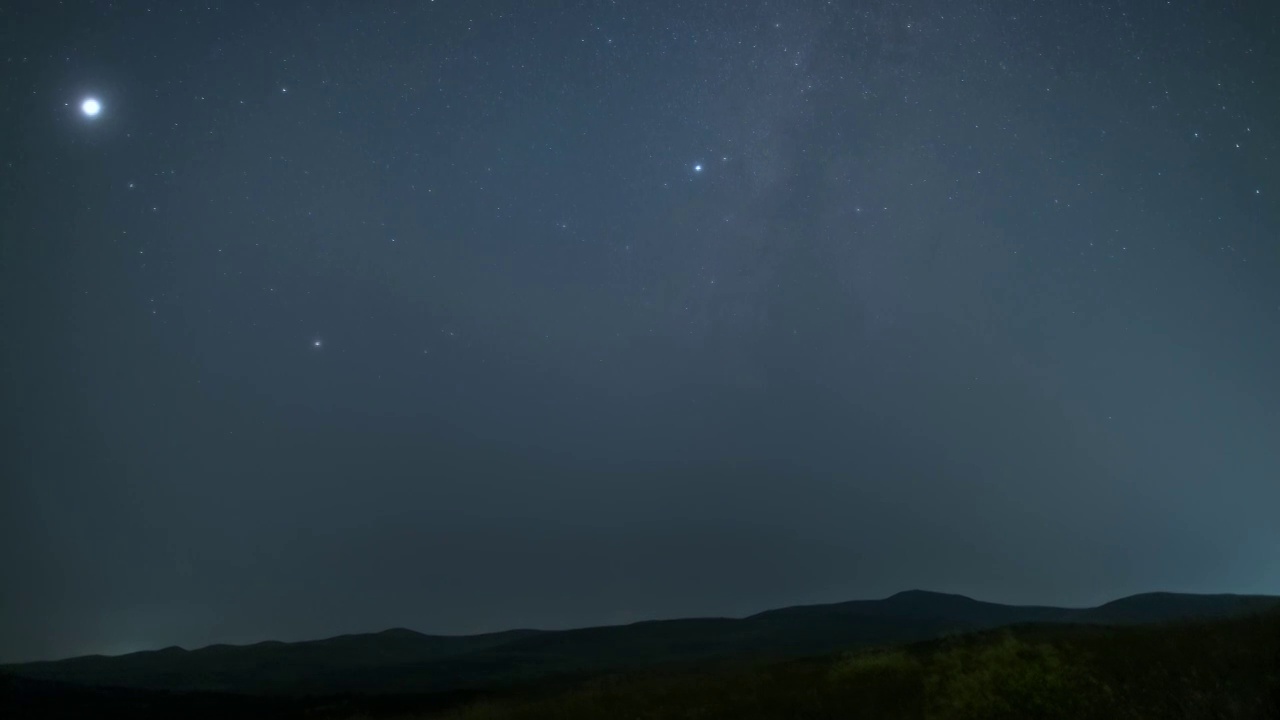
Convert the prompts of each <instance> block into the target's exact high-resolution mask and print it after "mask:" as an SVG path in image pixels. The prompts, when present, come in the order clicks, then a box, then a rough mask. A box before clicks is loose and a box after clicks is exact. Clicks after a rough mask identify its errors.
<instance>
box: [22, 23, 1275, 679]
mask: <svg viewBox="0 0 1280 720" xmlns="http://www.w3.org/2000/svg"><path fill="white" fill-rule="evenodd" d="M0 62H3V72H0V163H2V164H0V338H3V340H2V342H0V349H2V353H0V377H2V378H3V385H2V387H3V391H2V392H3V394H2V395H0V421H2V423H3V425H2V426H0V432H2V435H3V453H2V457H3V460H2V461H0V567H3V570H2V571H0V661H18V660H31V659H41V658H54V657H63V656H69V655H76V654H84V653H92V652H104V653H120V652H126V651H132V650H139V649H145V648H156V647H163V646H166V645H182V646H184V647H189V648H191V647H197V646H201V645H205V644H209V643H214V642H252V641H258V640H263V639H280V640H299V639H310V638H318V637H327V636H331V635H336V634H339V633H345V632H368V631H377V630H381V629H384V628H388V627H393V626H405V627H410V628H413V629H416V630H419V631H423V632H433V633H472V632H482V631H489V630H498V629H505V628H511V627H538V628H564V627H575V626H585V625H596V624H607V623H620V622H630V621H635V620H640V619H649V618H666V617H679V616H692V615H744V614H748V613H752V612H756V611H760V610H764V609H767V608H771V607H778V606H783V605H789V604H800V603H814V602H831V601H839V600H847V599H855V598H868V597H882V596H885V595H889V594H891V593H893V592H896V591H899V590H903V589H908V588H925V589H932V590H939V591H949V592H959V593H965V594H969V595H972V596H974V597H978V598H980V599H985V600H992V601H999V602H1014V603H1031V602H1035V603H1047V604H1059V605H1086V604H1094V603H1099V602H1103V601H1106V600H1109V599H1113V598H1115V597H1118V596H1121V595H1125V594H1129V593H1134V592H1143V591H1150V590H1176V591H1190V592H1260V593H1280V522H1277V520H1276V517H1277V516H1278V514H1280V513H1277V510H1276V508H1280V373H1278V372H1277V368H1280V7H1277V3H1274V2H1266V1H1263V0H1259V1H1258V2H1253V3H1251V2H1241V1H1235V0H1233V1H1229V2H1228V1H1223V0H1212V1H1210V0H1203V1H1202V2H1192V1H1190V0H1172V1H1170V2H1165V1H1163V0H1161V1H1160V2H1155V1H1154V0H1150V1H1148V0H1141V1H1139V0H1093V1H1090V2H1076V1H1073V2H1047V1H1043V0H1042V1H1040V2H1028V1H1025V0H1020V1H1014V0H1008V1H1007V2H1004V1H997V0H989V1H979V2H944V1H943V0H922V1H920V2H908V1H906V0H900V1H896V2H891V1H887V0H859V1H857V2H855V1H854V0H837V1H832V2H817V1H814V0H794V1H790V0H788V1H786V2H784V1H782V0H772V1H766V0H749V1H747V0H744V1H742V2H738V1H736V0H734V1H729V0H716V1H710V2H692V1H690V2H670V1H667V2H639V1H635V0H617V1H615V2H608V1H590V2H588V1H586V0H546V1H545V2H543V1H539V2H529V1H527V0H518V1H517V0H511V1H509V2H498V1H497V0H492V1H490V0H472V1H468V2H464V1H463V0H436V1H435V2H427V1H425V0H424V1H422V2H408V1H407V0H404V1H400V2H393V1H390V0H378V1H373V0H370V1H369V2H355V1H354V0H352V1H348V2H337V1H333V2H317V3H303V2H289V1H286V0H281V1H280V2H260V3H251V2H249V1H248V0H244V1H243V2H241V1H239V0H234V1H232V0H214V1H213V2H208V1H202V2H189V1H186V0H182V1H171V0H166V1H165V2H142V1H141V0H137V1H134V0H117V1H116V2H114V3H111V2H88V1H84V2H69V1H68V2H61V3H57V2H51V1H46V0H40V1H39V2H36V0H28V1H27V2H18V3H5V4H3V5H0ZM88 100H93V101H96V102H97V103H98V105H97V106H96V107H94V106H92V105H86V104H85V103H86V101H88ZM93 110H96V111H97V112H96V114H95V113H92V112H90V111H93Z"/></svg>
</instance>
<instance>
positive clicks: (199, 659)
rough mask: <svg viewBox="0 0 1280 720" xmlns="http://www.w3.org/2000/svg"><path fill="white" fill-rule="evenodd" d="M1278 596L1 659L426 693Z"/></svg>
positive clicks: (236, 687) (766, 617) (222, 681)
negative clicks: (47, 659)
mask: <svg viewBox="0 0 1280 720" xmlns="http://www.w3.org/2000/svg"><path fill="white" fill-rule="evenodd" d="M1272 608H1280V597H1273V596H1242V595H1188V594H1176V593H1150V594H1143V595H1135V596H1131V597H1127V598H1122V599H1120V600H1116V601H1113V602H1110V603H1106V604H1104V605H1101V606H1098V607H1094V608H1082V609H1071V608H1055V607H1041V606H1016V605H1002V604H997V603H988V602H981V601H978V600H974V599H972V598H968V597H965V596H962V595H951V594H943V593H934V592H926V591H918V590H916V591H907V592H902V593H898V594H896V595H893V596H891V597H888V598H884V599H881V600H858V601H852V602H843V603H834V604H828V605H808V606H796V607H788V608H782V609H778V610H770V611H766V612H762V613H759V614H757V615H752V616H749V617H746V618H740V619H734V618H698V619H681V620H658V621H646V622H638V623H633V624H630V625H619V626H608V627H592V628H582V629H575V630H560V631H539V630H511V631H506V632H499V633H489V634H483V635H469V636H439V635H424V634H421V633H417V632H414V631H412V630H405V629H393V630H387V631H383V632H379V633H373V634H366V635H344V636H339V637H334V638H329V639H325V640H315V641H308V642H295V643H282V642H262V643H257V644H253V645H242V646H232V645H213V646H209V647H205V648H200V649H198V650H184V649H182V648H178V647H170V648H165V649H163V650H155V651H147V652H138V653H131V654H128V655H121V656H115V657H106V656H87V657H78V658H71V659H67V660H59V661H50V662H35V663H24V664H14V665H6V666H0V671H3V672H5V673H8V674H10V675H13V676H16V677H20V678H28V679H33V680H43V681H56V682H59V683H68V684H74V685H80V686H90V687H114V688H132V689H147V690H167V691H183V692H226V693H246V694H259V695H329V694H338V693H384V694H385V693H427V692H443V691H453V690H462V689H468V688H486V687H496V686H503V685H511V684H518V683H523V682H530V681H535V680H538V679H541V678H547V677H552V676H573V675H584V674H591V673H598V672H602V671H614V670H623V669H635V668H642V667H654V666H662V665H680V664H697V663H705V662H707V661H713V660H720V659H767V658H787V657H801V656H806V655H818V654H823V653H831V652H835V651H839V650H845V649H849V648H855V647H859V646H866V645H873V644H887V643H903V642H913V641H919V640H928V639H931V638H936V637H939V636H942V635H948V634H952V633H959V632H968V631H975V630H986V629H992V628H997V627H1003V626H1009V625H1024V624H1039V623H1049V624H1080V625H1136V624H1150V623H1160V622H1167V621H1173V620H1180V619H1191V618H1223V617H1230V616H1235V615H1242V614H1249V613H1253V612H1262V611H1266V610H1269V609H1272Z"/></svg>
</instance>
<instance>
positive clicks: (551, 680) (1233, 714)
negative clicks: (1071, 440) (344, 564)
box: [0, 593, 1280, 720]
mask: <svg viewBox="0 0 1280 720" xmlns="http://www.w3.org/2000/svg"><path fill="white" fill-rule="evenodd" d="M1202 597H1203V596H1202ZM1219 597H1222V596H1219ZM895 598H898V600H897V601H896V604H894V605H892V607H893V608H896V609H895V612H896V613H898V615H899V616H900V619H902V618H906V617H911V616H916V617H917V618H918V619H927V618H933V617H935V616H936V614H937V613H938V612H942V611H943V610H948V609H949V610H948V611H949V612H954V611H956V610H957V608H968V610H967V612H970V613H976V614H977V615H983V614H984V613H988V612H990V611H991V609H990V607H987V605H988V604H986V603H977V602H976V601H972V600H968V599H966V598H958V596H943V595H936V594H932V593H907V594H903V595H900V596H895ZM890 600H892V598H891V599H890ZM873 602H878V603H884V602H887V601H873ZM1117 602H1118V603H1120V605H1118V606H1117V605H1116V604H1115V603H1112V604H1109V606H1103V607H1111V609H1110V610H1109V613H1110V616H1111V617H1110V622H1112V623H1117V624H1111V625H1099V624H1082V623H1068V622H1063V621H1062V620H1060V619H1049V620H1044V619H1041V620H1032V621H1025V622H1019V623H1017V624H1013V625H1008V624H1003V626H1001V627H997V628H994V629H980V630H975V631H968V632H965V631H964V624H963V623H961V624H959V625H956V626H955V627H956V629H955V630H953V631H951V632H948V633H947V634H946V635H945V636H944V637H940V638H939V637H937V636H936V633H935V634H934V637H933V639H929V640H922V641H916V642H906V643H897V644H879V645H876V646H867V645H866V644H865V643H858V642H853V643H848V644H847V645H846V647H849V648H851V649H849V650H844V651H835V652H826V653H824V654H815V655H813V656H809V657H794V656H792V657H791V658H789V659H778V657H780V656H774V658H773V659H764V656H763V655H752V654H750V653H748V654H741V655H736V656H724V655H721V654H714V655H711V656H709V655H707V654H706V653H705V652H704V651H702V650H700V649H699V648H700V646H697V645H696V644H695V646H694V647H693V648H692V649H690V648H687V647H685V646H683V645H681V644H680V643H679V642H677V638H676V637H675V634H673V633H672V632H671V627H681V626H680V625H676V626H668V625H666V624H663V623H656V624H654V623H641V624H638V625H633V626H627V628H630V629H631V633H632V634H631V635H626V634H624V635H621V636H609V637H615V638H616V637H621V638H623V639H626V638H632V645H635V644H637V643H638V640H636V639H635V637H634V636H636V635H639V636H647V637H649V638H650V640H651V641H653V643H656V644H657V645H658V646H660V647H662V648H665V651H664V652H665V655H663V653H651V655H650V656H647V658H648V659H649V660H653V662H648V663H646V664H645V666H644V667H641V666H640V665H641V664H640V663H633V664H632V665H631V666H630V667H628V668H624V669H617V668H616V667H615V669H614V670H612V671H610V670H608V669H607V668H608V667H609V664H608V663H603V664H602V667H601V668H600V669H592V668H590V667H585V666H584V667H581V669H579V670H578V671H577V672H570V673H559V674H553V675H546V674H540V673H532V674H531V675H530V676H529V677H528V678H526V679H524V680H521V679H519V678H518V677H516V676H513V675H507V676H504V678H503V680H502V681H501V682H494V683H493V684H491V685H489V686H487V687H474V688H467V689H453V690H447V691H444V690H442V691H434V692H417V693H370V692H362V693H352V692H345V693H343V692H336V691H335V692H332V693H313V694H308V695H298V694H283V693H268V694H263V693H258V694H252V695H251V694H244V693H240V694H233V693H213V692H198V693H197V692H189V691H164V690H155V689H140V688H133V689H112V688H106V687H97V688H94V687H88V686H83V685H75V684H70V683H68V682H66V681H65V680H54V679H49V678H35V677H24V676H19V675H15V674H11V673H12V667H13V666H11V669H10V670H9V671H8V672H9V673H10V674H7V675H0V717H3V718H10V717H12V718H26V717H30V718H54V717H60V718H61V717H65V718H73V717H121V718H124V717H128V718H133V719H139V720H140V719H147V718H161V717H185V718H214V717H219V718H223V717H236V718H259V717H261V718H267V717H271V718H304V717H305V718H356V717H387V718H392V717H398V718H449V719H454V720H464V719H465V720H489V719H506V718H512V719H515V718H565V719H566V720H572V719H574V718H735V719H744V718H745V719H750V718H860V717H866V718H1037V717H1043V718H1135V719H1136V718H1153V719H1154V718H1162V719H1163V718H1280V607H1276V606H1275V604H1274V602H1272V603H1261V604H1260V605H1259V604H1258V603H1254V602H1252V601H1249V602H1240V601H1238V600H1237V601H1231V602H1226V601H1222V600H1219V601H1215V602H1214V603H1209V604H1207V605H1206V604H1204V603H1203V602H1201V601H1191V602H1193V603H1195V602H1201V604H1200V605H1198V606H1197V608H1198V613H1197V614H1196V617H1197V619H1192V620H1188V619H1180V620H1169V619H1167V618H1166V619H1163V620H1161V619H1155V620H1152V614H1153V613H1154V615H1158V616H1161V615H1167V614H1170V613H1172V615H1173V616H1175V617H1179V618H1185V617H1186V612H1185V610H1186V607H1185V604H1186V603H1187V602H1188V601H1187V600H1186V597H1185V596H1169V595H1151V596H1138V598H1137V599H1135V598H1129V599H1126V600H1124V601H1117ZM970 603H973V605H970ZM850 606H854V607H859V608H861V609H862V610H865V609H866V608H867V607H869V606H865V605H863V606H858V605H855V604H849V603H845V604H841V605H838V606H825V608H826V610H824V612H826V613H828V614H829V613H831V612H832V608H839V607H844V608H845V609H846V611H847V610H848V608H849V607H850ZM1172 606H1177V607H1182V610H1181V611H1178V612H1172V611H1170V610H1169V608H1170V607H1172ZM877 607H878V608H879V611H881V612H883V611H885V607H886V606H883V605H881V606H877ZM994 607H996V608H1003V607H1007V606H994ZM1044 610H1047V609H1044ZM1095 610H1096V609H1095ZM797 611H798V612H800V614H801V615H804V616H806V617H808V616H809V614H810V613H811V612H813V611H812V609H789V610H783V611H775V613H781V614H783V615H787V614H788V613H794V612H797ZM859 612H861V610H859ZM1138 616H1141V617H1138ZM971 619H972V618H971ZM1142 619H1146V620H1150V622H1149V623H1147V624H1133V623H1136V622H1140V620H1142ZM986 620H987V621H990V620H991V618H989V617H988V618H986ZM688 622H694V623H697V622H714V621H688ZM729 622H740V621H729ZM902 622H903V623H906V620H905V619H903V620H902ZM922 622H923V620H922ZM1120 623H1128V624H1120ZM926 624H928V623H926ZM937 624H938V623H936V622H935V623H933V624H931V625H930V627H931V628H933V627H934V626H936V625H937ZM654 626H656V627H659V628H663V631H662V632H658V633H653V632H650V633H648V634H647V635H646V633H645V632H642V631H644V630H645V629H646V628H648V629H650V630H652V627H654ZM691 627H695V628H696V627H699V626H696V625H695V626H691ZM800 627H801V628H803V629H804V630H805V632H804V633H801V636H803V637H808V636H810V635H812V634H816V633H817V632H818V629H817V628H815V627H811V626H810V625H808V624H802V625H801V626H800ZM637 628H638V629H637ZM899 629H901V627H900V628H899ZM619 630H621V629H618V628H595V629H592V630H591V631H571V632H570V633H569V634H568V635H567V640H566V638H565V637H561V638H560V640H559V641H558V642H557V643H553V644H552V646H551V647H550V648H546V647H542V648H541V650H540V652H542V653H543V656H544V657H547V656H550V654H553V651H556V650H558V651H560V652H568V653H572V652H581V648H580V647H579V646H580V645H581V640H582V638H581V637H579V636H578V635H574V634H573V633H584V632H586V633H591V632H606V633H607V632H618V631H619ZM536 635H538V636H547V637H553V636H563V635H564V634H563V633H539V634H536ZM694 635H695V637H697V634H696V633H695V634H694ZM363 637H366V638H367V637H378V636H363ZM421 637H425V636H421ZM488 637H491V636H488ZM588 637H589V638H590V639H591V640H592V643H590V644H589V645H590V647H592V648H594V650H593V652H595V653H598V654H600V655H601V657H602V659H607V658H610V657H613V655H612V654H610V653H607V652H606V647H605V645H604V644H602V642H603V641H600V638H598V637H595V636H594V635H589V636H588ZM400 639H402V640H403V639H405V638H404V637H401V638H400ZM473 640H474V639H473ZM597 641H599V642H597ZM322 642H331V641H322ZM639 644H640V645H643V643H639ZM802 644H803V643H802ZM277 646H283V644H274V645H271V647H275V648H276V649H277V650H278V649H279V647H277ZM254 647H256V646H254ZM283 647H288V646H283ZM539 647H540V646H539ZM623 647H624V648H625V647H630V645H628V644H627V643H623ZM682 649H683V650H688V652H685V653H684V654H682V653H681V652H679V650H682ZM179 652H182V651H179ZM168 654H169V655H170V656H172V657H175V658H176V657H181V656H180V655H178V654H176V653H174V652H169V653H168ZM142 655H144V656H146V657H147V658H149V659H150V660H155V659H156V658H155V657H154V654H142ZM659 656H661V657H659ZM126 657H130V656H126ZM115 659H116V660H118V659H120V658H115ZM98 660H110V659H106V658H99V659H98ZM347 660H348V662H349V663H354V660H355V659H353V658H348V659H347ZM365 661H366V672H372V671H371V670H370V668H372V667H375V666H376V663H373V665H369V662H370V661H369V659H368V658H365ZM580 661H581V658H579V659H578V660H575V661H574V662H572V663H565V664H564V667H566V668H567V667H569V666H579V665H581V664H582V663H581V662H580ZM463 664H465V663H463ZM57 665H60V663H51V664H41V665H40V667H45V668H46V669H47V668H48V667H50V666H57ZM615 665H616V664H615ZM353 666H354V665H353ZM16 667H19V668H23V667H28V666H16ZM263 667H264V670H266V669H267V666H263ZM153 669H155V670H156V671H157V672H158V671H159V666H158V664H157V666H156V667H155V668H153ZM288 669H289V668H287V667H286V668H284V670H288ZM294 670H295V671H296V668H295V669H294ZM277 671H280V670H279V669H278V670H277ZM456 675H457V672H456V671H455V676H456ZM189 680H190V678H188V681H189ZM337 686H338V687H340V686H341V683H337Z"/></svg>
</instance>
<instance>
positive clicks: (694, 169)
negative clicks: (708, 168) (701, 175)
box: [693, 163, 702, 172]
mask: <svg viewBox="0 0 1280 720" xmlns="http://www.w3.org/2000/svg"><path fill="white" fill-rule="evenodd" d="M693 171H694V172H702V163H698V164H697V165H694V166H693Z"/></svg>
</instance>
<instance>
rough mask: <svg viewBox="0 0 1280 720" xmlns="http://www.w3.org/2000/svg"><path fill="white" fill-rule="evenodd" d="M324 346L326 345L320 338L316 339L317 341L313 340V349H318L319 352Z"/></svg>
mask: <svg viewBox="0 0 1280 720" xmlns="http://www.w3.org/2000/svg"><path fill="white" fill-rule="evenodd" d="M323 345H324V343H323V342H322V341H321V340H320V339H319V338H316V339H315V340H312V341H311V347H313V348H315V349H317V350H319V349H320V348H321V346H323Z"/></svg>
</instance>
